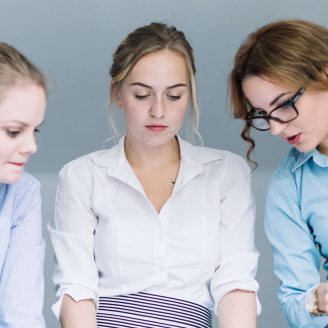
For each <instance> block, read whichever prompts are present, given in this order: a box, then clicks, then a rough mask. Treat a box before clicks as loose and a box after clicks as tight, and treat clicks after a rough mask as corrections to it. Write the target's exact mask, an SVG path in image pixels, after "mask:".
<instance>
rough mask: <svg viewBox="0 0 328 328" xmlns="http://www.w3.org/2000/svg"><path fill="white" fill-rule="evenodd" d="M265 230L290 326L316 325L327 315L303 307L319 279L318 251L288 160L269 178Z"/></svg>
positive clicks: (325, 320)
mask: <svg viewBox="0 0 328 328" xmlns="http://www.w3.org/2000/svg"><path fill="white" fill-rule="evenodd" d="M265 231H266V234H267V237H268V239H269V241H270V243H271V245H272V249H273V257H274V271H275V274H276V276H277V277H278V279H279V280H280V282H281V284H280V286H279V289H278V297H279V299H280V302H281V305H282V308H283V312H284V315H285V317H286V318H287V321H288V322H289V325H290V327H292V328H310V327H311V328H317V327H318V328H319V327H325V326H326V325H327V324H328V317H327V316H323V317H315V316H312V315H310V314H309V312H308V311H307V309H306V304H305V298H306V293H307V291H309V290H310V289H312V288H313V287H315V286H316V285H318V284H319V283H320V274H319V270H320V253H319V251H318V249H317V247H316V245H315V242H314V238H313V235H312V234H311V231H310V229H309V227H308V225H307V223H306V220H305V219H304V218H303V217H302V212H301V208H300V202H299V194H298V188H297V177H296V176H295V175H294V174H293V173H292V171H291V165H290V160H288V159H287V160H286V161H285V162H283V163H282V165H281V166H280V167H279V168H278V170H277V171H276V173H275V175H274V176H273V178H272V179H271V182H270V185H269V188H268V193H267V200H266V211H265Z"/></svg>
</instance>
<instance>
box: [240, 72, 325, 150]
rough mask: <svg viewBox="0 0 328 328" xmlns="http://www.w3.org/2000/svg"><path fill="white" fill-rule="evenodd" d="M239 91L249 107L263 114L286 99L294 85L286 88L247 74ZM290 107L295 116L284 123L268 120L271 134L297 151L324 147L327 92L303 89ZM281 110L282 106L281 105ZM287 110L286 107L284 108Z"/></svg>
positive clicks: (292, 92) (291, 92)
mask: <svg viewBox="0 0 328 328" xmlns="http://www.w3.org/2000/svg"><path fill="white" fill-rule="evenodd" d="M242 88H243V92H244V94H245V96H246V98H247V99H248V101H249V103H250V104H251V106H252V107H253V108H256V109H257V110H263V112H265V113H266V114H270V113H271V111H272V110H273V109H274V108H276V107H277V106H280V105H281V104H284V103H286V104H287V103H288V104H290V102H289V101H288V100H290V98H292V97H293V95H294V94H295V92H297V88H296V89H295V88H290V89H288V88H286V87H285V86H282V85H280V84H278V83H274V82H272V81H270V80H269V79H266V78H262V77H259V76H249V77H247V78H246V79H245V80H244V81H243V83H242ZM294 106H295V107H296V108H297V111H298V116H297V117H296V118H295V119H294V120H292V121H290V122H288V123H280V122H276V121H274V120H270V131H271V133H272V135H276V136H279V137H281V138H282V139H283V140H284V141H287V142H288V143H289V144H291V145H293V146H294V147H296V148H297V149H298V150H299V151H300V152H309V151H311V150H313V149H315V148H316V147H318V146H325V147H327V146H328V110H327V108H328V91H327V90H326V91H316V90H311V89H310V88H308V89H307V88H305V89H304V92H303V93H302V95H300V96H299V97H298V100H297V101H296V102H295V104H294ZM281 110H284V107H282V108H281ZM286 110H290V108H286Z"/></svg>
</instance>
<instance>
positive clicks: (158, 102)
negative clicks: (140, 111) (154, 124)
mask: <svg viewBox="0 0 328 328" xmlns="http://www.w3.org/2000/svg"><path fill="white" fill-rule="evenodd" d="M165 112H166V110H165V105H164V103H163V101H162V99H161V98H157V99H154V101H153V102H152V104H151V108H150V111H149V113H150V116H152V117H153V118H156V119H160V118H163V117H164V116H165Z"/></svg>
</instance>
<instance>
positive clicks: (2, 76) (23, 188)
mask: <svg viewBox="0 0 328 328" xmlns="http://www.w3.org/2000/svg"><path fill="white" fill-rule="evenodd" d="M45 105H46V83H45V78H44V76H43V75H42V73H41V72H40V71H39V70H38V69H37V68H36V67H35V66H34V65H33V64H32V63H31V62H30V61H29V60H28V59H27V58H26V57H24V56H23V55H22V54H21V53H19V52H18V51H17V50H16V49H14V48H13V47H11V46H9V45H8V44H5V43H0V327H10V328H16V327H17V328H18V327H19V328H20V327H38V328H39V327H40V328H41V327H45V324H44V319H43V316H42V306H43V289H44V286H43V259H44V248H45V247H44V246H45V245H44V241H43V239H42V236H41V232H42V225H41V200H40V185H39V182H38V181H36V180H35V179H34V178H33V177H32V176H31V175H29V174H27V173H24V172H23V170H24V167H25V164H26V162H27V161H28V159H29V157H30V156H31V155H32V154H34V153H35V152H36V150H37V147H36V143H35V134H36V133H37V132H38V131H39V130H38V129H39V126H40V124H41V123H42V122H43V117H44V112H45Z"/></svg>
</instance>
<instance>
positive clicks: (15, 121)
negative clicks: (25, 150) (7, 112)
mask: <svg viewBox="0 0 328 328" xmlns="http://www.w3.org/2000/svg"><path fill="white" fill-rule="evenodd" d="M44 122H45V120H43V121H42V122H41V123H40V124H38V125H37V126H41V125H43V124H44ZM5 123H6V124H8V123H15V124H21V125H23V126H24V127H26V126H29V124H27V123H25V122H22V121H18V120H8V121H5Z"/></svg>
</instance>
